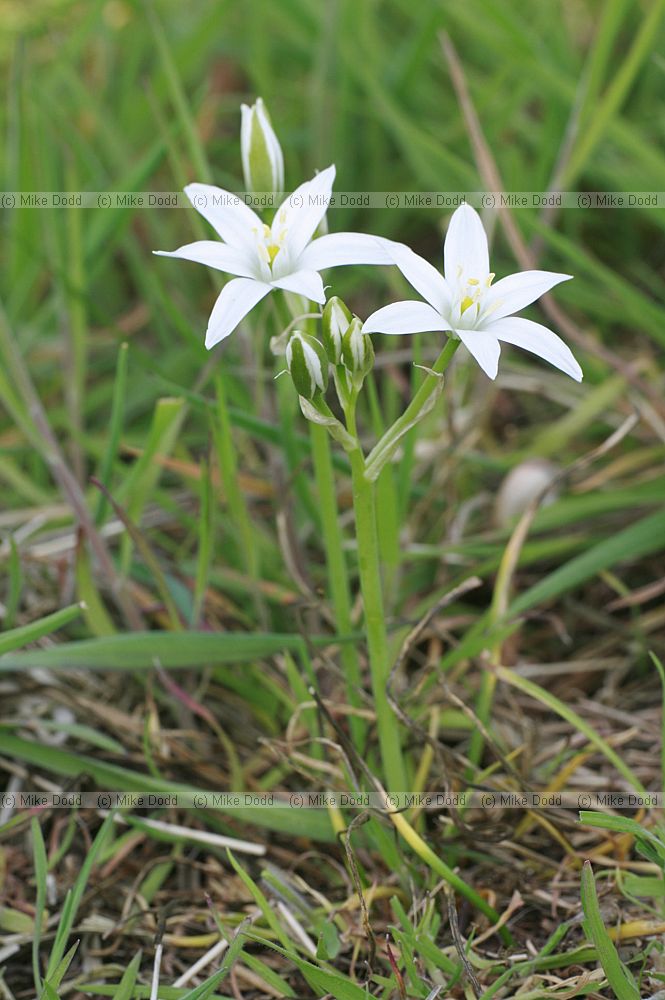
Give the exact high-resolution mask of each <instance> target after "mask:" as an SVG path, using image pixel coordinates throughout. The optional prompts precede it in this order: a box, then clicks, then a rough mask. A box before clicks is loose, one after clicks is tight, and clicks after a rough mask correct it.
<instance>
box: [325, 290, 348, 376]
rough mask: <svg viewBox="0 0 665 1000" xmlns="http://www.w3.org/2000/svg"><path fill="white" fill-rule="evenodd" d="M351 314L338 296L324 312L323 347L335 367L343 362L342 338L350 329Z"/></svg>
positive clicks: (330, 301)
mask: <svg viewBox="0 0 665 1000" xmlns="http://www.w3.org/2000/svg"><path fill="white" fill-rule="evenodd" d="M350 322H351V313H350V312H349V310H348V309H347V308H346V306H345V305H344V303H343V302H342V300H341V299H340V298H338V297H337V296H336V295H333V297H332V298H331V299H328V301H327V302H326V307H325V309H324V310H323V321H322V324H321V326H322V330H323V337H322V339H323V346H324V347H325V349H326V353H327V355H328V357H329V358H330V362H331V364H333V365H338V364H340V363H341V360H342V337H343V336H344V334H345V333H346V331H347V330H348V329H349V323H350Z"/></svg>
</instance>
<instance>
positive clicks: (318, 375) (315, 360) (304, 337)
mask: <svg viewBox="0 0 665 1000" xmlns="http://www.w3.org/2000/svg"><path fill="white" fill-rule="evenodd" d="M286 364H287V367H288V369H289V373H290V375H291V378H292V379H293V384H294V385H295V387H296V390H297V392H298V395H299V396H304V397H305V399H312V398H313V397H314V396H315V395H316V393H317V392H319V391H320V392H325V391H326V388H327V387H328V366H329V364H330V362H329V361H328V355H327V354H326V352H325V350H324V349H323V344H321V343H320V342H319V341H318V340H317V339H316V337H310V336H309V334H307V333H301V332H300V331H299V330H296V332H295V333H294V334H293V336H292V337H291V339H290V340H289V342H288V344H287V345H286Z"/></svg>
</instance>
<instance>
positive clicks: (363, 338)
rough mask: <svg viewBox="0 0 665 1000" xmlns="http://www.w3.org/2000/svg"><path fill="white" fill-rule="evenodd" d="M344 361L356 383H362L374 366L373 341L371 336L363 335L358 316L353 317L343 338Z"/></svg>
mask: <svg viewBox="0 0 665 1000" xmlns="http://www.w3.org/2000/svg"><path fill="white" fill-rule="evenodd" d="M342 360H343V361H344V367H345V368H346V370H347V371H348V372H350V373H351V375H352V376H353V377H354V380H355V381H356V382H362V381H363V379H364V378H365V376H366V375H367V374H368V373H369V372H370V371H371V369H372V365H373V364H374V348H373V346H372V340H371V338H370V336H369V334H367V333H363V331H362V323H361V322H360V320H359V319H358V317H357V316H354V317H353V319H352V320H351V323H350V325H349V328H348V330H347V331H346V333H345V334H344V336H343V338H342Z"/></svg>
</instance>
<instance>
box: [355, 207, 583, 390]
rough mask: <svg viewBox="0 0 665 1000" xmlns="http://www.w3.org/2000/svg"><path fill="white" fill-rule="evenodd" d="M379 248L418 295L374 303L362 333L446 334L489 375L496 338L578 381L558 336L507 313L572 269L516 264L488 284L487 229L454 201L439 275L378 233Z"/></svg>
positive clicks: (471, 211)
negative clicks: (380, 305)
mask: <svg viewBox="0 0 665 1000" xmlns="http://www.w3.org/2000/svg"><path fill="white" fill-rule="evenodd" d="M381 247H382V250H384V251H386V252H387V253H388V254H389V256H390V257H391V258H392V262H393V263H394V264H396V265H397V267H398V268H399V269H400V271H401V272H402V274H403V275H404V277H405V278H406V279H407V281H408V282H409V283H410V284H411V285H413V287H414V288H415V289H416V291H417V292H419V293H420V294H421V295H422V297H423V298H424V299H426V302H395V303H393V305H390V306H385V307H384V308H383V309H378V310H377V311H376V312H375V313H373V314H372V315H371V316H370V317H369V318H368V320H367V321H366V323H365V324H364V326H363V331H364V332H365V333H389V334H402V333H425V332H427V331H430V330H431V331H441V332H444V333H450V334H452V335H453V336H454V337H457V338H459V340H461V341H462V343H463V344H464V345H465V347H467V348H468V350H469V351H470V352H471V354H472V355H473V356H474V358H475V359H476V361H477V362H478V364H479V365H480V367H481V368H482V369H483V371H484V372H485V373H486V374H487V375H489V377H490V378H496V375H497V371H498V366H499V354H500V352H501V347H500V341H503V342H504V343H506V344H513V345H514V346H515V347H522V348H524V350H526V351H531V352H532V353H533V354H537V355H538V356H539V357H541V358H542V359H543V360H544V361H548V362H549V363H550V364H551V365H554V366H555V367H556V368H560V369H561V371H563V372H565V373H566V375H570V377H571V378H574V379H576V380H577V381H578V382H581V380H582V369H581V368H580V366H579V365H578V363H577V361H576V360H575V358H574V357H573V354H572V352H571V351H570V349H569V348H568V347H567V346H566V344H564V342H563V341H562V340H561V338H560V337H558V336H557V335H556V334H555V333H552V331H551V330H548V329H547V327H545V326H541V324H540V323H534V322H533V321H532V320H530V319H522V318H520V317H517V316H514V315H513V313H515V312H518V311H519V310H520V309H523V308H524V307H525V306H528V305H529V304H530V303H531V302H535V300H536V299H538V298H540V296H541V295H544V294H545V292H547V291H549V290H550V288H553V287H554V286H555V285H558V284H559V282H561V281H567V280H568V279H569V278H571V277H572V275H570V274H554V273H553V272H551V271H523V272H522V273H521V274H511V275H509V276H508V277H507V278H502V279H501V280H500V281H497V282H496V284H492V281H493V279H494V275H493V274H492V273H491V272H490V264H489V253H488V249H487V236H486V235H485V230H484V229H483V224H482V222H481V221H480V216H479V215H478V213H477V212H476V211H475V210H474V209H473V208H471V207H470V206H469V205H461V206H460V207H459V208H458V209H457V210H456V211H455V213H454V214H453V217H452V219H451V220H450V226H449V227H448V233H447V235H446V239H445V242H444V246H443V264H444V275H445V277H443V276H442V275H441V274H439V272H438V271H437V270H436V268H434V267H432V265H431V264H428V262H427V261H426V260H423V258H422V257H419V256H418V254H416V253H414V252H413V251H412V250H409V248H408V247H405V246H403V245H402V244H401V243H393V242H392V241H386V240H382V242H381Z"/></svg>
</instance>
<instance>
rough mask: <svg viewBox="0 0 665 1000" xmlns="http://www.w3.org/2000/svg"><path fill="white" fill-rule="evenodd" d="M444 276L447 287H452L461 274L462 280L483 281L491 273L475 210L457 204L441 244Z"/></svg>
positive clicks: (483, 235)
mask: <svg viewBox="0 0 665 1000" xmlns="http://www.w3.org/2000/svg"><path fill="white" fill-rule="evenodd" d="M443 273H444V274H445V276H446V281H447V282H448V283H449V284H450V285H453V286H454V285H455V284H456V283H457V281H458V279H459V276H460V274H463V275H464V278H465V279H466V280H468V279H469V278H477V279H478V281H481V282H482V281H484V280H485V279H486V278H487V275H488V274H489V273H490V258H489V250H488V248H487V235H486V233H485V230H484V229H483V224H482V222H481V221H480V216H479V215H478V213H477V212H476V210H475V208H471V206H470V205H460V207H459V208H458V209H456V210H455V212H453V217H452V219H451V220H450V225H449V226H448V232H447V233H446V239H445V242H444V244H443Z"/></svg>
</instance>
